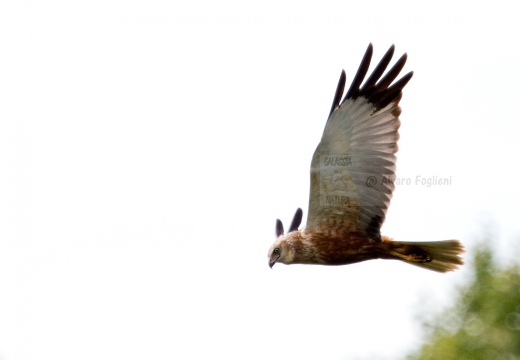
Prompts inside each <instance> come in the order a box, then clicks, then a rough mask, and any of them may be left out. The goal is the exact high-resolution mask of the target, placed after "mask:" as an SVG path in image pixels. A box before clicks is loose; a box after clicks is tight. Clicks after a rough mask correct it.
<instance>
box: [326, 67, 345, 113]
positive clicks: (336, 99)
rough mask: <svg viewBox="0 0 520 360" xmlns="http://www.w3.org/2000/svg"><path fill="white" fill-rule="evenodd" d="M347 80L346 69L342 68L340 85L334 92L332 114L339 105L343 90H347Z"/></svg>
mask: <svg viewBox="0 0 520 360" xmlns="http://www.w3.org/2000/svg"><path fill="white" fill-rule="evenodd" d="M346 82H347V75H346V74H345V70H341V75H340V76H339V81H338V86H337V87H336V93H335V94H334V100H332V107H331V108H330V113H329V117H330V115H331V114H332V113H333V112H334V110H336V108H337V107H338V106H339V102H340V101H341V97H342V96H343V91H344V90H345V83H346Z"/></svg>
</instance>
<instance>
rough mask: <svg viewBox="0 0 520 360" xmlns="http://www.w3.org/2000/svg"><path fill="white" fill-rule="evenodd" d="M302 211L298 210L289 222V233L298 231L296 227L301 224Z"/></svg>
mask: <svg viewBox="0 0 520 360" xmlns="http://www.w3.org/2000/svg"><path fill="white" fill-rule="evenodd" d="M302 218H303V211H302V209H300V208H298V209H297V210H296V213H295V214H294V217H293V219H292V222H291V226H290V227H289V232H291V231H296V230H298V227H299V226H300V224H301V223H302Z"/></svg>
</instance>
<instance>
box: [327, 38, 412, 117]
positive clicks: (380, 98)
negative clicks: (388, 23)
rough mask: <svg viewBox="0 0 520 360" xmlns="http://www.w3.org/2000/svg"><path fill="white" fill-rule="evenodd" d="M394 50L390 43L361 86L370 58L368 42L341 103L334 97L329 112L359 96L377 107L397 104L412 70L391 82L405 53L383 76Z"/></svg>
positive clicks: (401, 67)
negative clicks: (392, 103)
mask: <svg viewBox="0 0 520 360" xmlns="http://www.w3.org/2000/svg"><path fill="white" fill-rule="evenodd" d="M394 51H395V45H393V44H392V46H390V48H389V49H388V50H387V51H386V53H385V55H384V56H383V58H382V59H381V61H380V62H379V64H378V65H377V66H376V68H375V69H374V71H373V72H372V74H371V75H370V76H369V77H368V79H367V80H366V81H365V83H364V84H363V86H361V84H362V83H363V80H364V78H365V76H366V74H367V72H368V68H369V66H370V60H371V58H372V53H373V46H372V43H370V44H369V45H368V47H367V50H366V52H365V55H364V56H363V59H362V60H361V64H360V65H359V69H358V71H357V73H356V76H355V77H354V80H353V81H352V84H351V85H350V87H349V89H348V91H347V93H346V94H345V97H344V98H343V100H342V101H341V103H339V104H337V105H336V97H335V98H334V103H333V105H335V106H333V109H332V110H331V113H332V111H333V110H334V109H335V108H337V106H340V105H341V104H342V103H344V102H345V101H346V100H348V99H356V98H357V97H360V96H362V97H365V98H366V99H367V100H368V102H370V103H372V104H374V105H375V106H376V108H378V109H381V108H383V107H385V106H386V105H388V104H389V103H391V102H395V103H396V105H397V103H398V102H399V99H400V94H401V91H402V89H403V88H404V86H405V85H406V83H407V82H408V81H409V80H410V79H411V78H412V75H413V72H409V73H408V74H406V75H405V76H403V77H402V78H401V79H399V80H398V81H396V82H395V83H393V84H392V82H394V80H395V79H396V78H397V76H399V73H400V72H401V70H402V69H403V67H404V65H405V63H406V60H407V58H408V56H407V54H406V53H405V54H404V55H403V56H401V58H399V60H397V62H396V63H395V64H394V66H392V68H391V69H390V70H388V72H387V73H386V74H385V75H384V76H383V73H384V72H385V70H386V68H387V67H388V65H389V64H390V60H391V59H392V57H393V54H394ZM337 94H338V92H337V91H336V96H337Z"/></svg>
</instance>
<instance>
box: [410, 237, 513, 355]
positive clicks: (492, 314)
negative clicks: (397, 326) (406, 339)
mask: <svg viewBox="0 0 520 360" xmlns="http://www.w3.org/2000/svg"><path fill="white" fill-rule="evenodd" d="M468 266H472V269H473V277H472V280H471V281H470V282H469V283H467V284H466V285H464V286H461V287H460V288H459V289H458V298H457V300H456V302H455V305H454V306H453V307H451V308H448V309H446V310H444V311H443V312H442V313H440V314H438V315H437V316H436V317H435V318H434V319H433V321H425V322H424V324H423V326H424V329H425V330H426V334H427V337H426V342H425V344H424V345H423V346H422V348H421V349H420V350H418V351H417V352H416V353H414V354H413V355H410V356H409V357H408V358H409V359H420V360H426V359H428V360H430V359H443V360H451V359H453V360H455V359H456V360H461V359H471V360H479V359H482V360H484V359H485V360H489V359H506V360H513V359H520V263H519V262H517V263H514V264H509V265H507V266H499V264H498V263H497V262H495V261H494V259H493V252H492V251H491V249H490V248H489V247H488V246H486V245H485V243H483V244H481V245H479V246H478V247H477V248H476V249H475V252H474V257H473V259H472V261H471V262H470V264H468Z"/></svg>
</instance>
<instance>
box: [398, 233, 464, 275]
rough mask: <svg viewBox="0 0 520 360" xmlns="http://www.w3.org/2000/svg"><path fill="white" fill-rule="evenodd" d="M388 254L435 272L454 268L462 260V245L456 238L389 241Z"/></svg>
mask: <svg viewBox="0 0 520 360" xmlns="http://www.w3.org/2000/svg"><path fill="white" fill-rule="evenodd" d="M390 244H391V245H392V246H391V251H389V254H390V255H393V256H395V257H394V258H397V259H399V260H402V261H404V262H406V263H408V264H411V265H415V266H419V267H421V268H423V269H428V270H433V271H437V272H442V273H443V272H447V271H453V270H456V269H457V268H458V267H459V265H463V264H464V262H463V261H462V258H461V257H460V254H462V253H463V252H464V246H463V245H462V244H461V243H460V241H458V240H444V241H428V242H404V241H403V242H402V241H391V242H390Z"/></svg>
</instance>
